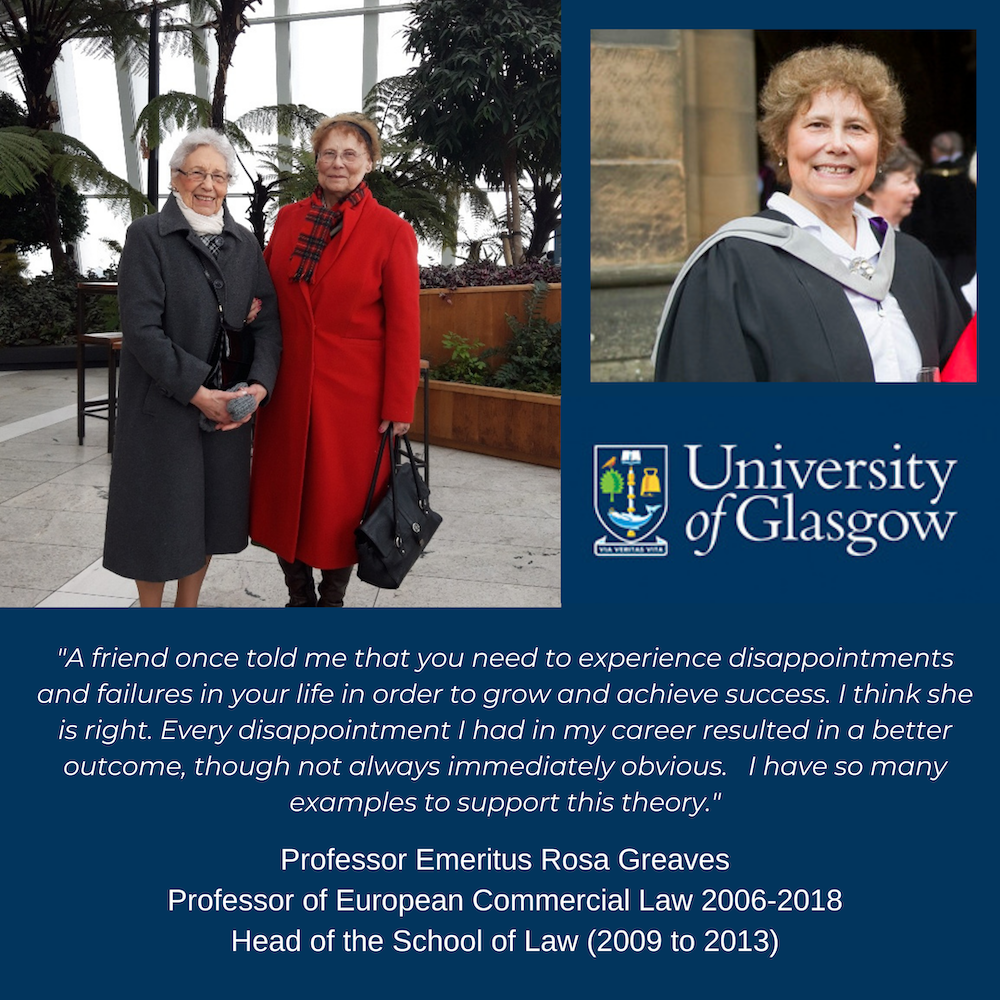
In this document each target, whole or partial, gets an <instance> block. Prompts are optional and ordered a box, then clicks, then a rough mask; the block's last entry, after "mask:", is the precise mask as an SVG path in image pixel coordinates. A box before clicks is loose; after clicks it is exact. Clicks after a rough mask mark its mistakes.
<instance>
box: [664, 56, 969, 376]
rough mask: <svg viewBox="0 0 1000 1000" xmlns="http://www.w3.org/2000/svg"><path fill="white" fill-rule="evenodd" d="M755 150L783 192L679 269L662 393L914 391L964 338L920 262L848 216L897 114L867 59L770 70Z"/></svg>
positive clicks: (897, 105)
mask: <svg viewBox="0 0 1000 1000" xmlns="http://www.w3.org/2000/svg"><path fill="white" fill-rule="evenodd" d="M760 103H761V109H762V112H763V115H762V118H761V121H760V123H759V130H760V134H761V138H762V139H763V141H764V144H765V146H766V147H767V148H768V150H769V151H770V152H771V153H772V154H773V156H774V159H775V161H776V162H777V163H778V172H779V179H780V180H782V181H783V182H785V183H788V184H789V185H790V190H789V193H788V194H787V195H785V194H781V193H779V194H776V195H773V196H772V197H771V198H770V199H769V200H768V207H767V209H766V210H765V211H763V212H761V213H759V214H758V215H757V216H754V217H752V218H749V219H737V220H735V222H733V223H729V224H728V225H727V226H724V227H723V228H722V229H721V230H720V231H719V232H718V233H716V234H715V235H714V236H712V237H710V238H709V239H708V240H706V241H705V243H703V244H702V246H700V247H699V248H698V249H697V250H696V251H695V253H694V254H693V255H692V257H691V258H690V259H689V260H688V262H687V264H685V266H684V268H683V269H682V271H681V273H680V275H679V276H678V278H677V280H676V281H675V282H674V286H673V288H672V289H671V293H670V296H669V297H668V299H667V303H666V305H665V307H664V310H663V316H662V318H661V321H660V330H659V333H658V336H657V342H656V346H655V347H654V350H653V360H654V362H655V364H656V376H655V377H656V379H657V380H659V381H669V382H753V381H756V382H872V381H874V382H913V381H918V380H925V379H927V378H928V377H930V378H933V377H934V375H933V374H931V375H930V376H928V375H927V374H926V372H927V370H928V369H930V370H932V371H933V370H934V369H939V368H940V367H941V366H942V365H943V364H944V362H945V361H946V360H947V358H948V356H949V354H950V352H951V350H952V348H953V347H954V345H955V342H956V340H957V339H958V336H959V334H960V333H961V332H962V326H963V323H962V320H961V316H960V314H959V312H958V308H957V305H956V303H955V301H954V297H953V296H952V294H951V291H950V289H949V287H948V284H947V282H946V280H945V278H944V275H943V274H942V273H941V271H940V268H939V267H938V265H937V263H936V262H935V261H934V259H933V257H932V256H931V255H930V253H929V252H928V251H927V250H926V249H925V248H924V247H923V245H922V244H920V243H918V242H917V241H916V240H913V239H911V238H909V237H907V236H905V235H903V234H900V233H896V232H895V231H894V230H893V228H892V227H891V226H889V225H888V224H886V223H885V221H884V220H882V219H878V218H875V219H872V218H869V217H867V216H866V215H865V214H864V212H863V210H862V209H860V208H858V207H857V206H856V204H855V202H856V200H857V198H858V197H859V195H861V194H862V193H863V192H865V191H867V190H869V189H870V188H871V186H872V182H873V181H874V179H875V177H876V174H877V171H878V170H879V166H880V164H882V163H884V162H885V159H886V158H887V157H888V156H889V154H890V153H891V151H892V150H893V148H894V147H895V145H896V143H897V141H898V139H899V134H900V129H901V126H902V120H903V102H902V97H901V96H900V93H899V89H898V87H897V85H896V83H895V82H894V80H893V79H892V76H891V74H890V73H889V70H888V68H887V67H886V66H885V64H884V63H882V62H881V60H879V59H878V58H876V57H875V56H872V55H870V54H868V53H865V52H861V51H859V50H855V49H848V48H846V47H844V46H840V45H832V46H824V47H821V48H816V49H807V50H803V51H801V52H798V53H795V54H794V55H792V56H790V57H789V58H788V59H786V60H784V61H783V62H781V63H779V64H778V65H777V66H776V67H775V68H774V70H773V71H772V72H771V75H770V77H769V78H768V81H767V83H766V84H765V86H764V89H763V91H762V92H761V99H760Z"/></svg>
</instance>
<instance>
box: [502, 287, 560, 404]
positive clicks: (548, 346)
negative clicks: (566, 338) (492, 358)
mask: <svg viewBox="0 0 1000 1000" xmlns="http://www.w3.org/2000/svg"><path fill="white" fill-rule="evenodd" d="M547 294H548V286H547V285H546V284H545V283H544V282H542V281H536V282H535V284H534V286H533V287H532V290H531V292H530V293H529V295H528V306H527V313H528V319H527V322H524V323H522V322H521V321H520V320H519V319H517V317H516V316H508V317H507V325H508V326H509V327H510V329H511V334H512V336H511V338H510V340H509V341H507V343H506V344H505V345H504V346H503V347H501V348H498V349H497V351H496V353H497V354H498V355H499V356H500V357H502V358H504V359H505V361H504V363H503V364H502V365H501V366H500V367H499V368H498V369H497V370H496V372H495V373H494V375H493V385H496V386H499V387H500V388H501V389H524V390H527V391H529V392H548V393H552V394H553V395H558V394H559V393H560V391H561V389H562V323H561V322H560V323H551V322H549V320H547V319H546V318H545V316H544V315H543V312H542V308H543V306H544V304H545V296H546V295H547Z"/></svg>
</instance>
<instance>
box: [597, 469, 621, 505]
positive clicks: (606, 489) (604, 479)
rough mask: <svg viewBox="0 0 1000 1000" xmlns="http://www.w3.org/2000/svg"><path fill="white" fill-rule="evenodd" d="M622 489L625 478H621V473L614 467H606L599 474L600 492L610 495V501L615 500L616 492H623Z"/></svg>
mask: <svg viewBox="0 0 1000 1000" xmlns="http://www.w3.org/2000/svg"><path fill="white" fill-rule="evenodd" d="M624 490H625V480H624V479H622V474H621V473H620V472H618V471H617V470H616V469H608V470H607V471H606V472H605V473H604V475H602V476H601V492H602V493H606V494H607V495H608V496H609V497H611V502H612V503H614V502H615V497H616V496H617V494H619V493H622V492H624Z"/></svg>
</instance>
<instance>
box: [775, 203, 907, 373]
mask: <svg viewBox="0 0 1000 1000" xmlns="http://www.w3.org/2000/svg"><path fill="white" fill-rule="evenodd" d="M767 207H768V208H770V209H773V210H774V211H775V212H781V214H782V215H787V216H788V218H790V219H791V220H792V222H794V223H795V224H796V225H797V226H798V227H799V228H800V229H804V230H805V231H806V232H809V233H812V235H813V236H815V237H816V239H818V240H819V241H820V243H822V244H823V246H825V247H826V248H827V250H829V251H830V252H831V253H833V254H835V255H836V256H837V257H838V258H840V260H841V261H843V264H844V267H845V268H846V269H848V270H849V269H850V266H851V261H853V260H856V259H857V258H858V257H863V258H864V259H865V260H867V261H868V262H869V263H870V264H872V265H875V264H877V263H878V258H879V253H880V252H881V249H882V248H881V246H880V245H879V242H878V240H877V239H876V238H875V234H874V233H873V232H872V229H871V226H870V225H869V224H868V219H869V218H871V213H870V212H868V211H867V210H866V209H864V208H862V206H860V205H855V206H854V215H855V217H856V219H857V223H858V224H857V234H858V236H857V240H858V244H857V246H856V247H852V246H851V245H850V244H849V243H848V242H847V241H846V240H845V239H844V238H843V237H842V236H840V235H839V234H838V233H836V232H835V231H834V230H833V229H831V228H830V227H829V226H828V225H827V224H826V223H825V222H823V221H822V220H821V219H820V218H819V217H818V216H816V215H813V213H812V212H810V211H809V209H808V208H806V207H805V206H804V205H800V204H799V203H798V202H797V201H794V200H793V199H791V198H789V197H788V195H786V194H782V193H781V192H780V191H779V192H777V193H776V194H773V195H771V197H770V198H769V199H768V201H767ZM844 294H845V295H846V296H847V301H848V302H849V303H850V304H851V308H852V309H853V310H854V314H855V316H857V318H858V323H860V324H861V330H862V332H863V333H864V335H865V342H866V343H867V344H868V353H869V354H870V355H871V359H872V368H873V369H874V370H875V381H876V382H915V381H916V380H917V373H918V372H919V371H920V368H921V365H922V361H921V358H920V347H919V346H918V345H917V340H916V337H914V336H913V331H912V330H911V329H910V324H909V323H907V322H906V317H905V316H904V315H903V310H902V309H900V308H899V303H898V302H897V301H896V297H895V296H894V295H893V294H892V293H891V292H889V293H888V294H887V295H886V297H885V298H884V299H883V300H882V301H881V302H877V301H876V300H875V299H869V298H867V297H866V296H864V295H861V294H859V293H858V292H855V291H853V290H852V289H850V288H844Z"/></svg>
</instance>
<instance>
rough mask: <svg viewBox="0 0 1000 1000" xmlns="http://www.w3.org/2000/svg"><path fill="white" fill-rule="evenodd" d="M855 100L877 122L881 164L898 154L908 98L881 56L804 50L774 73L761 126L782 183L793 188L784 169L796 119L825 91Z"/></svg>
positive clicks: (843, 49) (839, 49)
mask: <svg viewBox="0 0 1000 1000" xmlns="http://www.w3.org/2000/svg"><path fill="white" fill-rule="evenodd" d="M825 90H829V91H844V92H846V93H848V94H855V95H856V96H857V98H858V100H860V101H861V103H862V104H863V105H864V106H865V108H866V109H867V111H868V113H869V114H870V115H871V116H872V120H873V121H874V123H875V128H876V130H877V131H878V139H879V163H884V162H885V160H886V158H887V157H888V156H889V154H890V153H891V152H892V151H893V149H895V147H896V144H897V142H898V141H899V136H900V133H901V131H902V129H903V116H904V108H903V95H902V93H901V92H900V88H899V84H898V83H897V82H896V79H895V77H894V76H893V75H892V71H891V70H890V69H889V67H888V66H886V64H885V63H884V62H882V60H881V59H879V58H878V56H874V55H872V54H871V53H870V52H865V51H864V50H863V49H853V48H848V47H847V46H846V45H823V46H820V47H819V48H814V49H802V50H801V51H799V52H795V53H793V54H792V55H790V56H788V57H787V58H786V59H783V60H782V61H781V62H780V63H778V64H777V66H775V67H774V69H772V70H771V73H770V75H769V76H768V78H767V82H766V83H765V84H764V88H763V90H761V92H760V110H761V118H760V121H759V122H758V123H757V131H758V132H759V134H760V137H761V140H762V141H763V143H764V145H765V147H766V148H767V150H768V151H769V152H770V153H771V155H772V156H773V157H774V158H775V160H776V161H778V163H779V165H778V179H779V180H781V181H783V182H785V183H787V182H788V179H789V178H788V170H787V168H786V167H785V165H784V162H783V161H784V156H785V148H786V146H787V141H788V130H789V128H790V127H791V124H792V121H793V119H794V118H795V116H796V115H797V114H798V113H799V112H800V111H802V110H803V108H807V107H808V106H809V104H810V103H811V101H812V99H813V97H814V96H815V95H816V94H818V93H821V92H822V91H825Z"/></svg>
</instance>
